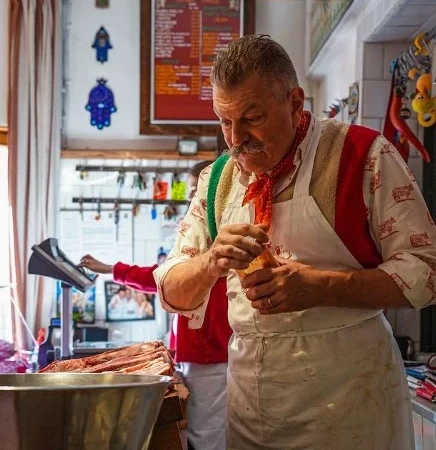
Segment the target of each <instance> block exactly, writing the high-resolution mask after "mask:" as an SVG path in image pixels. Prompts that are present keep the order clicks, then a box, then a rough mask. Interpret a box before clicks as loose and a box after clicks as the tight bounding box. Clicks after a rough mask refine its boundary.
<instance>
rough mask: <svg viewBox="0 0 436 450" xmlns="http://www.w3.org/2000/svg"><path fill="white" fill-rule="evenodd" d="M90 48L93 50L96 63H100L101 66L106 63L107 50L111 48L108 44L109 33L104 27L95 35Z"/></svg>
mask: <svg viewBox="0 0 436 450" xmlns="http://www.w3.org/2000/svg"><path fill="white" fill-rule="evenodd" d="M92 48H95V51H96V59H97V61H99V62H101V63H102V64H103V63H105V62H107V60H108V55H109V50H110V49H111V48H113V47H112V44H111V43H110V39H109V33H108V32H107V31H106V28H105V27H100V28H99V30H98V31H97V33H96V34H95V39H94V42H93V44H92Z"/></svg>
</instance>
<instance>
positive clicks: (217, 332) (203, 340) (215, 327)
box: [170, 277, 232, 364]
mask: <svg viewBox="0 0 436 450" xmlns="http://www.w3.org/2000/svg"><path fill="white" fill-rule="evenodd" d="M227 302H228V300H227V280H226V278H225V277H224V278H220V279H219V280H218V281H217V282H216V284H215V286H214V287H213V288H212V290H211V292H210V299H209V304H208V305H207V309H206V314H205V318H204V323H203V326H202V327H201V328H199V329H196V330H193V329H191V328H189V326H188V322H189V319H188V318H187V317H184V316H181V315H180V314H179V316H178V318H177V331H176V334H175V335H174V333H173V332H172V329H171V335H170V347H171V348H173V349H175V351H176V357H175V359H176V361H177V362H191V363H197V364H218V363H224V362H227V358H228V355H227V347H228V344H229V339H230V336H231V335H232V329H231V328H230V325H229V322H228V318H227V308H228V304H227Z"/></svg>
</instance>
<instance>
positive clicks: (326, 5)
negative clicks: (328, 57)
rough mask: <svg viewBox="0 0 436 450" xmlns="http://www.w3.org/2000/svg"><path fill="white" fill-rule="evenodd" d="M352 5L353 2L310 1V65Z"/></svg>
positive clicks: (348, 0)
mask: <svg viewBox="0 0 436 450" xmlns="http://www.w3.org/2000/svg"><path fill="white" fill-rule="evenodd" d="M352 3H353V0H312V7H311V9H310V12H309V24H310V29H309V31H310V62H311V63H312V62H313V61H314V60H315V58H316V57H317V55H318V53H319V52H320V50H321V49H322V47H323V45H324V44H325V43H326V41H327V39H328V38H329V37H330V35H331V34H332V32H333V30H334V29H335V28H336V27H337V25H338V23H339V22H340V21H341V19H342V17H344V14H345V13H346V12H347V10H348V8H349V7H350V6H351V4H352Z"/></svg>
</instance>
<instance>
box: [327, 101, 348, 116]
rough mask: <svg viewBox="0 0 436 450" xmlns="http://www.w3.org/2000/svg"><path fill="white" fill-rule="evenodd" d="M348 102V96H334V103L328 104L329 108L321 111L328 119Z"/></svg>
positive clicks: (335, 114)
mask: <svg viewBox="0 0 436 450" xmlns="http://www.w3.org/2000/svg"><path fill="white" fill-rule="evenodd" d="M347 104H348V98H342V99H338V98H336V99H335V101H334V103H332V104H331V105H330V106H329V109H328V110H326V111H323V113H324V116H325V117H326V118H328V119H333V118H334V117H336V116H337V115H338V114H339V113H340V112H341V111H342V110H343V109H344V108H345V107H346V106H347Z"/></svg>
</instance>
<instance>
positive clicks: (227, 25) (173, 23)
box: [150, 0, 244, 125]
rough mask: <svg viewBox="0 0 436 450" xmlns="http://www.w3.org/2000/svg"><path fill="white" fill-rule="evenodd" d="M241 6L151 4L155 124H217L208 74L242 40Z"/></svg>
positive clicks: (233, 1)
mask: <svg viewBox="0 0 436 450" xmlns="http://www.w3.org/2000/svg"><path fill="white" fill-rule="evenodd" d="M243 10H244V1H243V0H189V1H187V0H152V11H151V19H152V21H151V34H152V40H151V76H150V84H151V85H150V93H151V99H150V100H151V102H150V106H151V116H150V123H151V124H198V125H203V124H204V125H206V124H214V123H217V118H216V116H215V114H214V112H213V109H212V88H211V86H210V83H209V74H210V69H211V66H212V63H213V60H214V58H215V56H216V54H217V52H218V51H219V50H221V49H223V48H225V47H226V46H227V45H228V44H229V43H230V42H231V41H233V40H235V39H238V38H239V37H240V36H242V35H243V34H244V30H243V23H244V11H243Z"/></svg>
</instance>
